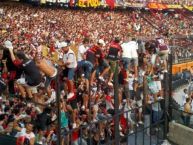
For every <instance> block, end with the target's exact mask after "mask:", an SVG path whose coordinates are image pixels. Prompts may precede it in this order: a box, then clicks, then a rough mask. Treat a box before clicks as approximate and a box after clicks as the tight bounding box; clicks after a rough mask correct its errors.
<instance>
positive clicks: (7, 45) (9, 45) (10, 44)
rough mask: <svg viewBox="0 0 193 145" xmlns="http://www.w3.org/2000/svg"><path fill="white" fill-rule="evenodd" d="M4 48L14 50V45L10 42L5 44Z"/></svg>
mask: <svg viewBox="0 0 193 145" xmlns="http://www.w3.org/2000/svg"><path fill="white" fill-rule="evenodd" d="M4 46H5V47H6V48H8V49H13V45H12V43H11V41H9V40H7V41H5V42H4Z"/></svg>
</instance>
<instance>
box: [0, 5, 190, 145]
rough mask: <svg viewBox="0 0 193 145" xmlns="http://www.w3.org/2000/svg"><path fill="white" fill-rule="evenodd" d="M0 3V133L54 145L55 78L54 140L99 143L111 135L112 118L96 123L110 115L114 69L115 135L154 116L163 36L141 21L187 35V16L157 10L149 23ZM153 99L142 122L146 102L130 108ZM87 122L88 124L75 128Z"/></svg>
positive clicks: (138, 16) (163, 63)
mask: <svg viewBox="0 0 193 145" xmlns="http://www.w3.org/2000/svg"><path fill="white" fill-rule="evenodd" d="M0 8H1V9H3V12H2V13H1V17H0V37H1V38H0V45H1V49H0V72H1V77H0V93H1V98H0V104H1V105H0V106H1V107H0V131H1V133H5V134H8V135H12V136H14V137H17V138H18V140H17V141H18V142H25V143H27V142H28V143H29V142H30V145H33V144H34V143H39V144H45V145H46V144H49V145H50V144H52V145H53V144H55V143H56V141H57V136H56V134H57V129H58V126H57V115H56V114H57V107H56V103H55V102H56V94H57V91H58V90H57V87H56V85H57V84H58V83H59V84H60V85H59V86H60V88H59V91H60V97H61V98H60V109H61V110H60V113H61V128H62V135H61V136H62V144H67V145H68V144H73V145H77V144H79V142H82V144H84V145H87V144H89V138H92V144H93V145H94V144H98V143H99V142H100V144H105V143H106V138H111V139H113V125H114V121H113V119H111V120H110V121H101V120H103V119H105V118H109V117H112V116H113V115H114V104H115V100H114V85H115V84H114V79H113V76H114V73H116V69H117V67H118V82H119V85H118V86H119V87H118V104H119V110H122V111H127V113H124V114H123V115H122V116H120V127H119V129H120V135H121V136H124V135H125V134H127V133H128V131H129V132H130V133H132V132H133V129H134V127H138V126H139V125H142V126H143V125H144V127H147V126H148V125H149V122H150V120H151V121H152V122H154V123H155V122H156V121H158V120H159V119H160V118H161V116H162V114H163V110H162V109H161V108H162V107H161V104H160V102H157V101H158V100H161V99H163V97H164V95H163V75H164V73H165V72H167V65H168V63H167V60H168V58H167V56H168V53H169V47H168V43H169V39H168V35H165V33H162V32H163V29H162V30H159V29H157V28H155V27H152V25H151V24H149V23H150V21H151V22H153V24H154V25H156V26H160V25H161V24H164V26H165V27H166V26H167V29H168V31H167V33H169V35H174V34H176V35H184V34H186V35H190V34H191V33H192V25H191V21H190V20H189V19H188V17H181V15H182V14H180V13H178V14H177V15H175V16H176V18H173V16H174V14H173V13H172V14H169V13H161V12H160V13H158V14H157V16H159V17H160V18H162V19H160V20H157V19H156V18H155V17H154V16H153V15H151V13H149V12H146V13H141V12H140V11H138V10H136V11H135V10H133V11H128V12H127V11H125V12H124V13H123V12H120V11H110V12H109V11H94V10H70V9H68V10H61V9H46V8H39V7H30V6H28V5H19V4H15V5H13V4H12V5H9V4H5V5H4V4H2V5H1V6H0ZM147 19H148V20H150V21H147ZM181 23H183V24H181ZM181 25H183V27H181ZM164 30H165V29H164ZM162 34H164V35H163V36H162ZM57 76H58V77H57ZM56 80H57V81H56ZM144 80H145V82H146V83H144ZM144 84H146V85H145V86H144ZM144 91H145V92H146V93H145V96H144V93H143V92H144ZM34 102H35V103H34ZM153 102H155V103H154V104H153V108H152V109H153V118H152V119H150V112H149V109H148V107H145V108H143V109H142V108H138V107H141V106H142V105H143V104H151V103H153ZM147 106H148V105H147ZM131 109H134V110H135V111H132V112H131V111H129V110H131ZM133 116H135V117H133ZM148 120H149V121H148ZM98 121H101V122H100V123H96V122H98ZM91 122H92V123H96V124H95V125H93V126H91V127H89V128H88V127H86V128H82V130H80V126H84V125H85V126H86V125H87V124H89V123H91ZM71 130H73V131H72V136H69V135H68V132H69V131H71ZM80 134H81V135H82V137H81V138H80ZM147 134H148V135H150V132H149V130H148V131H147Z"/></svg>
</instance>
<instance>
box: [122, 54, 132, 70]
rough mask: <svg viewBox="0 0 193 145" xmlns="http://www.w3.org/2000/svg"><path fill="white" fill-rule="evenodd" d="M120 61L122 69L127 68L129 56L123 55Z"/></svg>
mask: <svg viewBox="0 0 193 145" xmlns="http://www.w3.org/2000/svg"><path fill="white" fill-rule="evenodd" d="M122 62H123V67H124V69H126V70H127V69H129V63H130V60H129V58H127V57H123V58H122Z"/></svg>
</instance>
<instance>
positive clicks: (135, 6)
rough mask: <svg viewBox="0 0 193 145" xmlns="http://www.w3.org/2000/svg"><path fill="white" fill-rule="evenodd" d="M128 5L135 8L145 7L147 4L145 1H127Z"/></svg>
mask: <svg viewBox="0 0 193 145" xmlns="http://www.w3.org/2000/svg"><path fill="white" fill-rule="evenodd" d="M125 4H126V6H128V7H133V8H144V7H145V6H146V5H145V4H143V3H127V2H126V3H125Z"/></svg>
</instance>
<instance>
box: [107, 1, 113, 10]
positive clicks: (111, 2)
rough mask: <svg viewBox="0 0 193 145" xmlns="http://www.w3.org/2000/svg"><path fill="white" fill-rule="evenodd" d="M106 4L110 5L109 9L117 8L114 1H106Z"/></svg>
mask: <svg viewBox="0 0 193 145" xmlns="http://www.w3.org/2000/svg"><path fill="white" fill-rule="evenodd" d="M106 3H107V4H108V5H109V7H110V8H111V9H113V8H114V7H115V2H114V0H106Z"/></svg>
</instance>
